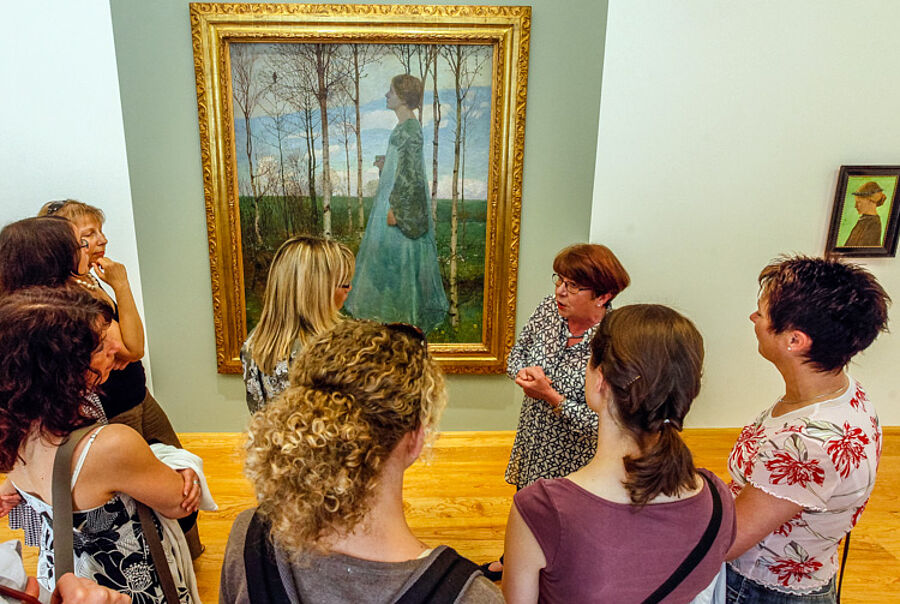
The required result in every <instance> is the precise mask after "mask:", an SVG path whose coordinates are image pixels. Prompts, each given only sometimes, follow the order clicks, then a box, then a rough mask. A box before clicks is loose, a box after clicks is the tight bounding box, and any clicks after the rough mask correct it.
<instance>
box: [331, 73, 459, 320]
mask: <svg viewBox="0 0 900 604" xmlns="http://www.w3.org/2000/svg"><path fill="white" fill-rule="evenodd" d="M385 97H386V98H387V108H388V109H391V110H392V111H394V113H396V114H397V120H398V122H399V123H398V124H397V126H396V127H395V128H394V131H393V132H391V138H390V140H389V142H388V149H387V153H386V155H385V158H384V167H383V168H382V169H381V177H380V179H379V181H378V190H377V192H376V193H375V202H374V204H373V205H372V213H371V214H370V215H369V222H368V224H367V225H366V232H365V235H363V239H362V242H361V243H360V246H359V253H358V254H357V256H356V266H357V269H356V276H355V277H354V279H353V289H352V291H351V292H350V296H349V297H348V298H347V303H346V309H347V311H348V312H350V314H352V315H353V316H354V317H357V318H365V319H375V320H377V321H385V322H402V323H411V324H413V325H416V326H418V327H419V328H420V329H422V330H423V331H425V332H426V333H427V332H429V331H431V330H432V329H434V328H435V327H436V326H437V325H438V324H440V323H441V321H443V320H444V317H446V316H447V308H448V306H449V305H448V303H447V295H446V293H445V292H444V284H443V282H442V280H441V272H440V269H439V268H438V260H437V245H436V244H435V237H434V223H433V221H432V218H431V212H430V211H429V197H430V196H429V194H428V183H427V179H426V176H425V159H424V156H423V154H422V141H423V137H422V127H421V126H420V125H419V122H418V120H417V119H416V116H415V114H414V110H415V109H416V108H418V107H419V106H420V105H421V103H422V82H421V81H420V80H419V79H418V78H416V77H413V76H411V75H406V74H403V75H398V76H395V77H394V78H393V79H392V80H391V87H390V90H388V92H387V94H386V95H385Z"/></svg>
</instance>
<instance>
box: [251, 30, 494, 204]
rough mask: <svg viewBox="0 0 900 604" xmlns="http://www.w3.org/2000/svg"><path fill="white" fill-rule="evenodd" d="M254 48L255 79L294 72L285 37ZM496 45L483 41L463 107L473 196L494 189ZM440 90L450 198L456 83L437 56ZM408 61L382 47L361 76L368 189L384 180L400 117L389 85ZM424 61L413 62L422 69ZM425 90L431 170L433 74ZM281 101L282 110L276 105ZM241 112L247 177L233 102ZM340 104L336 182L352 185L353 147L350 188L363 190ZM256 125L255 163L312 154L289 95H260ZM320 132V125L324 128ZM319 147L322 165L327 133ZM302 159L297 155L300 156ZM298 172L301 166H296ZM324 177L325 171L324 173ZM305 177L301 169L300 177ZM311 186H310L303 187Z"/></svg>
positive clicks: (442, 193) (336, 110)
mask: <svg viewBox="0 0 900 604" xmlns="http://www.w3.org/2000/svg"><path fill="white" fill-rule="evenodd" d="M242 46H245V47H247V49H248V50H250V54H252V55H255V61H254V63H253V74H254V85H255V86H257V87H261V88H265V87H267V85H268V84H269V83H270V82H271V81H272V76H271V74H272V73H273V72H277V73H279V79H280V82H282V83H284V82H285V78H290V76H289V75H287V74H286V71H285V70H284V59H282V58H281V57H280V53H279V52H278V45H275V44H244V45H242ZM491 51H492V49H491V47H489V46H483V47H479V51H478V55H479V56H478V57H477V59H476V60H480V61H481V63H482V64H481V67H480V69H479V71H478V72H477V73H476V75H475V76H474V79H473V81H472V88H471V89H470V90H469V93H468V96H467V98H466V101H465V106H464V109H465V111H466V112H467V115H468V119H467V120H466V122H465V126H466V147H465V195H466V198H468V199H485V198H486V195H487V172H488V153H489V145H490V102H491V89H490V85H491V59H490V57H491ZM438 64H439V69H438V88H439V90H438V95H439V98H440V103H441V121H440V131H439V135H438V153H439V157H438V166H439V168H438V197H439V198H447V197H450V194H451V181H452V168H453V142H454V136H455V129H456V98H455V86H454V80H453V76H452V74H451V72H450V71H449V68H448V65H447V62H446V61H445V60H444V59H443V58H440V59H438ZM404 71H405V70H404V68H403V66H402V64H401V63H400V61H399V59H397V57H396V56H394V55H392V54H391V53H387V52H385V53H382V56H380V57H379V59H378V60H377V61H375V62H373V63H370V64H368V65H366V67H365V71H364V75H363V77H362V78H361V79H360V123H361V129H360V130H361V133H360V138H361V141H362V157H363V179H362V180H363V183H364V184H363V191H364V193H365V194H367V195H369V194H371V192H372V189H373V188H374V186H376V185H377V180H378V169H377V168H376V167H375V166H374V165H373V162H374V160H375V157H376V156H377V155H383V154H384V153H385V152H386V150H387V143H388V138H389V137H390V134H391V131H392V130H393V128H394V127H395V126H396V125H397V117H396V115H395V114H394V112H393V111H391V110H388V109H387V108H386V106H385V93H386V92H387V91H388V87H389V85H390V80H391V78H392V77H394V76H395V75H397V74H399V73H404ZM416 71H417V67H414V68H413V73H414V74H415V73H416ZM425 88H426V90H425V98H424V101H423V107H424V108H423V112H424V113H423V120H422V122H423V135H424V138H425V144H424V149H425V155H426V157H425V166H426V170H427V171H428V173H429V176H430V174H431V165H432V162H431V152H432V148H433V145H432V141H433V138H434V126H433V124H434V121H433V108H432V97H433V94H432V90H431V82H430V80H429V82H426V85H425ZM279 105H280V107H282V109H281V110H280V111H277V110H275V109H274V108H275V107H277V106H279ZM346 107H347V112H346V113H347V114H348V115H349V116H351V120H352V116H353V108H352V106H351V105H347V106H346ZM234 112H235V113H234V115H235V149H236V150H237V153H236V158H237V162H238V179H239V180H242V179H243V180H246V179H247V175H248V172H247V166H248V163H247V156H246V152H245V148H246V126H245V124H244V120H243V117H242V114H241V112H240V111H239V110H238V108H237V106H235V107H234ZM341 113H342V112H341V107H340V105H339V104H335V103H334V102H333V101H332V100H329V109H328V115H329V121H330V127H329V139H330V140H329V143H330V144H329V150H330V161H331V169H332V183H333V185H334V187H335V193H336V194H344V193H345V192H346V187H347V185H346V183H347V177H346V173H347V161H346V157H347V153H348V152H349V156H350V167H351V174H350V179H349V182H350V193H351V195H355V194H356V172H355V170H356V140H355V136H353V135H352V134H351V135H350V137H349V140H348V142H347V144H346V145H345V143H344V137H343V135H342V132H341V130H342V129H341V127H340V121H341V117H340V115H341ZM275 114H280V115H281V116H282V129H283V131H284V132H285V134H284V135H283V136H282V144H281V149H280V153H279V148H278V142H277V140H278V139H277V136H276V135H275V127H274V126H275V119H274V117H273V116H274V115H275ZM315 114H316V115H315V120H314V121H315V122H316V124H317V128H320V126H318V122H319V119H318V109H316V111H315ZM251 131H252V132H253V148H254V157H255V159H254V163H255V165H257V166H260V165H271V164H273V163H274V164H278V161H279V159H278V158H279V156H282V157H284V156H286V155H287V156H291V157H293V158H294V159H297V158H299V159H300V160H301V161H302V162H305V157H306V153H307V151H306V140H305V138H304V136H303V134H302V128H301V126H300V120H299V114H298V113H296V112H295V110H294V109H293V108H291V107H290V103H289V102H288V103H285V102H282V103H280V104H279V103H276V102H274V98H272V97H271V95H270V94H268V93H264V94H263V95H262V97H261V98H260V102H259V103H258V104H257V106H256V107H255V108H254V111H253V113H252V118H251ZM317 134H319V135H320V132H317ZM316 153H317V155H318V165H319V168H318V169H319V170H320V171H321V167H322V152H321V137H320V136H319V137H317V140H316ZM295 163H296V162H295ZM291 173H292V174H293V173H294V171H291ZM319 177H320V178H321V174H320V176H319ZM301 178H302V177H301ZM304 188H305V187H304Z"/></svg>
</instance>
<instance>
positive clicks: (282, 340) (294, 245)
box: [247, 237, 355, 373]
mask: <svg viewBox="0 0 900 604" xmlns="http://www.w3.org/2000/svg"><path fill="white" fill-rule="evenodd" d="M354 266H355V259H354V258H353V252H351V251H350V248H348V247H347V246H346V245H344V244H342V243H338V242H336V241H332V240H330V239H321V238H319V237H293V238H291V239H288V240H287V241H285V242H284V243H282V244H281V247H280V248H278V251H277V252H276V253H275V258H274V259H272V264H271V266H270V267H269V277H268V280H267V282H266V293H265V295H264V297H263V308H262V313H261V314H260V317H259V323H258V324H257V325H256V329H254V330H253V332H252V333H251V334H250V337H249V338H248V339H247V345H248V348H249V350H250V355H251V356H252V357H253V360H254V361H255V362H256V364H257V365H258V366H259V367H260V369H262V371H263V372H264V373H272V371H274V369H275V365H276V363H278V362H279V361H281V360H283V359H288V358H289V357H290V355H291V352H292V349H293V347H294V345H295V344H299V345H300V346H301V347H303V346H305V345H306V343H307V341H308V340H309V339H310V338H312V337H313V336H314V335H316V334H318V333H321V332H323V331H325V330H327V329H330V328H331V327H334V325H335V324H337V322H338V321H339V320H340V313H339V311H340V308H338V307H337V306H336V305H335V302H334V290H335V288H337V287H338V286H339V285H345V284H349V282H350V279H352V278H353V268H354Z"/></svg>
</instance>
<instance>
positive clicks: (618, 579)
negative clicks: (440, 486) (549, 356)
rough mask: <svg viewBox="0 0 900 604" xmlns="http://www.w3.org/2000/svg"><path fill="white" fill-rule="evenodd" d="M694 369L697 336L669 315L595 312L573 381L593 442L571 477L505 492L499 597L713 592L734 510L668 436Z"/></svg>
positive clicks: (694, 388)
mask: <svg viewBox="0 0 900 604" xmlns="http://www.w3.org/2000/svg"><path fill="white" fill-rule="evenodd" d="M702 364H703V339H702V337H701V336H700V333H699V332H698V331H697V329H696V328H695V327H694V325H693V323H691V322H690V321H689V320H688V319H686V318H685V317H683V316H681V315H680V314H678V313H677V312H675V311H674V310H672V309H670V308H667V307H665V306H658V305H650V304H639V305H633V306H625V307H623V308H620V309H618V310H615V311H612V312H610V313H609V314H607V315H606V317H605V318H604V319H603V321H602V322H601V323H600V326H599V328H598V330H597V333H596V334H595V335H594V337H593V339H592V340H591V358H590V361H589V363H588V368H587V372H586V378H585V396H586V399H587V404H588V406H590V408H591V409H593V410H594V411H595V412H596V413H597V415H598V416H599V430H598V442H599V443H600V446H599V448H598V450H597V453H596V454H595V455H594V457H593V459H592V460H591V461H590V462H588V464H587V465H586V466H584V467H583V468H581V469H580V470H578V471H576V472H574V473H572V474H569V475H568V476H567V477H565V478H557V479H553V480H545V479H541V480H538V481H537V482H535V483H534V484H532V485H531V486H528V487H526V488H524V489H522V490H521V491H519V492H518V493H517V494H516V496H515V498H514V500H513V507H512V509H511V510H510V516H509V523H508V524H507V528H506V559H505V567H504V573H503V592H504V595H505V596H506V598H507V601H509V602H537V601H538V600H539V599H540V601H541V602H643V601H651V602H660V601H665V602H687V601H690V600H691V599H693V598H695V597H697V596H698V594H701V593H702V594H705V595H706V594H710V592H711V591H713V590H714V589H715V587H716V585H715V580H716V578H717V576H718V573H719V572H720V570H721V567H722V562H723V561H724V559H725V552H726V551H727V550H728V548H729V546H730V545H731V543H732V541H733V540H734V534H735V523H734V504H733V502H732V500H731V496H730V493H729V491H728V488H727V487H726V486H725V484H724V483H723V482H722V481H721V480H719V479H718V478H716V477H715V476H714V475H713V474H712V473H711V472H708V471H706V470H698V469H696V468H695V467H694V463H693V459H692V456H691V452H690V450H688V448H687V446H686V445H685V444H684V441H682V439H681V436H680V435H679V432H680V431H681V429H682V424H683V422H684V417H685V415H687V412H688V410H689V409H690V407H691V402H692V401H693V400H694V398H695V397H696V396H697V394H698V393H699V391H700V375H701V369H702ZM717 502H718V503H717ZM679 571H680V572H679ZM722 588H724V584H723V585H722ZM698 600H699V599H698Z"/></svg>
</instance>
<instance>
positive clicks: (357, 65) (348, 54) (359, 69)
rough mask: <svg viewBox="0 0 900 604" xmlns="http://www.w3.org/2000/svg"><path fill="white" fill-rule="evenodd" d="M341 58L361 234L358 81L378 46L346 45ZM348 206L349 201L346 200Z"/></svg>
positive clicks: (363, 219) (375, 57)
mask: <svg viewBox="0 0 900 604" xmlns="http://www.w3.org/2000/svg"><path fill="white" fill-rule="evenodd" d="M345 48H346V51H345V52H344V53H342V55H341V56H342V57H343V58H344V60H345V61H346V63H347V66H346V69H345V72H346V74H347V78H346V79H345V81H344V87H343V88H344V90H345V91H346V93H347V96H348V97H349V98H350V101H351V102H352V103H353V112H354V116H353V118H354V121H353V133H354V134H355V135H356V210H357V214H358V216H357V219H358V223H357V224H358V230H359V232H360V233H362V232H363V231H364V230H365V229H366V215H365V210H364V209H363V180H362V179H363V156H362V137H361V132H362V122H361V119H360V108H359V105H360V92H359V84H360V80H361V79H362V78H363V77H364V72H365V68H366V66H367V65H369V64H370V63H374V62H375V61H377V60H378V57H379V56H380V55H381V50H380V47H379V46H376V45H373V44H347V45H345ZM347 203H348V204H349V203H350V201H349V199H348V200H347Z"/></svg>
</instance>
